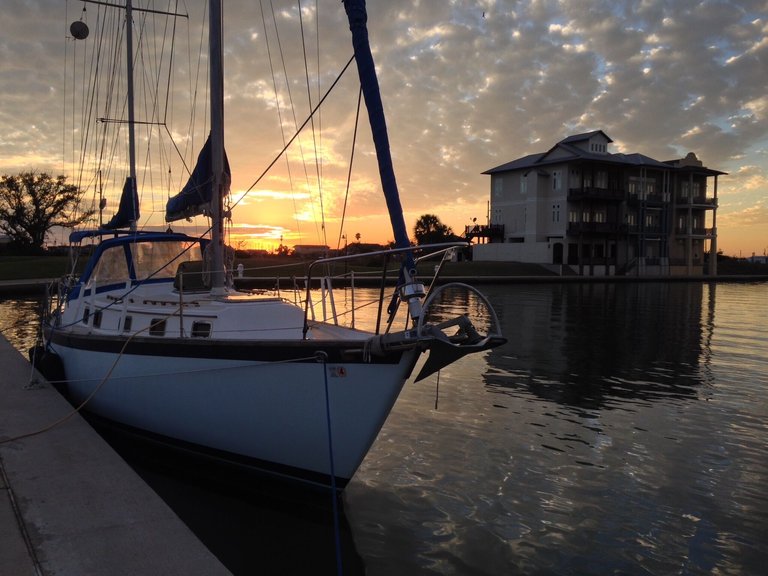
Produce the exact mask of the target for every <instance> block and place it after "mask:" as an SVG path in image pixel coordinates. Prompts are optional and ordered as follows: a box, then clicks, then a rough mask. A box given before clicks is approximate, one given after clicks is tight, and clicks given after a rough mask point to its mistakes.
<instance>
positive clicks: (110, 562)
mask: <svg viewBox="0 0 768 576" xmlns="http://www.w3.org/2000/svg"><path fill="white" fill-rule="evenodd" d="M30 373H31V367H30V364H29V362H27V361H26V359H24V357H22V356H21V354H20V353H19V352H18V351H17V350H16V349H14V348H13V347H12V346H11V345H10V344H9V343H8V341H7V340H6V339H5V338H4V337H3V336H2V334H0V576H26V575H32V576H45V575H54V574H55V575H56V576H69V575H71V576H84V575H94V576H99V575H102V574H103V575H109V576H119V575H126V576H128V575H130V576H139V575H145V574H146V575H152V576H155V575H157V574H163V575H172V574H179V575H184V576H190V575H197V574H199V575H201V576H202V575H205V576H211V575H218V574H229V571H228V570H227V569H226V568H225V567H224V566H223V565H222V564H221V563H220V562H219V560H218V559H217V558H216V557H215V556H213V554H211V552H210V551H209V550H208V549H207V548H206V547H205V546H204V545H203V544H202V543H201V542H200V541H199V540H198V539H197V537H196V536H195V535H194V534H193V533H192V532H191V530H189V528H187V526H186V525H185V524H184V523H183V522H181V520H179V518H178V517H177V516H176V515H175V514H174V513H173V511H172V510H171V509H170V508H169V507H168V505H166V504H165V502H163V500H161V499H160V497H159V496H157V495H156V494H155V493H154V492H153V491H152V489H151V488H149V486H147V485H146V484H145V483H144V481H143V480H142V479H141V478H140V477H139V476H138V475H137V474H136V473H135V472H134V471H133V470H132V469H131V468H130V467H129V466H128V464H126V463H125V462H124V461H123V460H122V459H121V458H120V457H119V456H118V455H117V454H116V453H115V452H114V451H113V450H112V448H111V447H110V446H109V445H108V444H107V443H106V442H105V441H104V440H103V439H102V438H101V437H100V436H99V435H98V434H97V433H96V432H95V431H94V430H93V429H92V428H91V427H90V426H89V425H88V424H87V423H86V422H85V421H84V420H83V419H82V418H81V417H80V416H79V415H75V416H73V417H72V418H70V419H68V420H67V421H66V422H64V423H62V424H60V425H58V426H55V427H53V428H52V429H50V430H47V431H46V432H43V433H41V434H39V435H36V436H31V437H27V438H24V439H20V440H12V441H10V442H8V441H7V440H8V439H11V438H15V437H17V436H20V435H23V434H28V433H30V432H34V431H37V430H42V429H44V428H46V427H47V426H48V425H50V424H51V423H52V422H55V421H57V420H59V419H61V418H62V417H63V416H66V415H67V414H69V413H70V412H71V411H72V407H71V406H70V404H69V403H68V402H67V401H66V400H65V399H64V398H63V397H62V396H60V395H59V394H58V392H56V390H54V389H53V388H52V387H51V386H50V385H49V384H48V383H47V382H45V381H44V380H43V379H42V377H40V376H39V375H37V376H36V380H35V381H34V382H33V383H32V384H29V381H30ZM35 374H36V373H35Z"/></svg>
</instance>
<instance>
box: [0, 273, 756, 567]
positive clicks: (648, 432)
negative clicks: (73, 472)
mask: <svg viewBox="0 0 768 576" xmlns="http://www.w3.org/2000/svg"><path fill="white" fill-rule="evenodd" d="M483 292H485V293H486V294H487V295H488V296H489V298H490V300H491V302H492V303H493V305H494V306H495V308H496V310H497V312H498V314H499V318H500V322H501V325H502V328H503V330H504V333H505V335H506V336H507V337H508V338H509V342H508V344H506V345H505V346H503V347H501V348H497V349H495V350H492V351H490V352H487V353H485V354H484V355H482V356H470V357H466V358H464V359H463V360H462V361H460V362H459V363H457V364H454V365H452V366H450V367H448V368H446V369H444V370H443V371H442V372H441V373H440V377H439V381H438V379H437V377H436V376H432V377H430V378H429V379H427V380H425V381H422V382H420V383H416V384H414V383H412V382H409V383H408V384H407V385H406V388H405V390H404V391H403V394H402V395H401V397H400V398H399V400H398V402H397V405H396V406H395V409H394V410H393V412H392V414H391V415H390V418H389V420H388V421H387V423H386V425H385V426H384V429H383V430H382V432H381V434H380V436H379V438H378V440H377V441H376V443H375V444H374V446H373V448H372V450H371V452H370V453H369V455H368V457H367V458H366V460H365V461H364V463H363V465H362V467H361V469H360V470H359V471H358V473H357V475H356V476H355V478H354V479H353V481H352V482H351V483H350V485H349V486H348V487H347V490H346V492H345V495H344V501H343V503H344V513H345V516H344V519H345V524H344V531H343V540H342V547H343V549H344V552H345V559H344V563H345V566H344V568H345V573H347V574H350V573H362V571H363V570H364V571H365V573H366V574H369V575H378V574H392V573H397V574H462V575H463V574H606V573H618V574H715V573H717V574H736V573H738V574H757V573H762V572H763V571H764V566H765V564H766V562H768V551H767V550H766V548H765V546H764V544H763V542H764V538H765V534H767V533H768V497H766V494H765V486H766V485H768V440H767V439H768V435H767V434H766V432H768V403H766V401H765V400H764V393H765V391H766V389H768V360H767V359H766V358H765V350H768V307H766V305H765V302H766V297H767V296H768V284H765V283H752V284H728V283H723V284H698V283H638V284H531V285H505V286H484V287H483ZM29 306H30V308H28V309H27V310H28V312H29V314H33V313H34V309H35V307H34V302H31V303H30V304H29ZM9 308H10V310H12V311H14V313H16V314H17V316H20V317H21V318H23V316H24V314H25V312H24V309H23V307H22V305H21V304H20V303H19V302H18V301H14V302H11V303H6V304H3V305H0V322H2V324H1V325H0V326H2V327H3V328H4V329H5V327H7V326H8V325H9V324H8V321H9V317H8V316H7V315H8V314H9V313H10V312H9ZM8 332H9V336H10V337H14V334H22V335H23V334H25V333H24V331H19V329H18V328H16V329H14V330H10V331H8ZM436 403H437V408H435V404H436ZM154 475H155V476H157V475H158V474H157V473H155V474H154ZM161 476H162V475H161ZM176 481H177V480H174V479H173V478H167V477H163V478H161V479H160V480H159V481H158V484H157V486H159V488H157V487H156V489H158V491H159V492H160V493H161V495H163V491H165V492H167V494H166V497H167V498H169V499H171V500H173V499H174V498H175V500H176V501H175V502H171V504H172V505H174V506H175V507H176V508H177V510H179V511H180V515H181V517H182V518H183V519H184V520H185V521H188V522H189V523H190V525H191V526H192V527H193V529H197V531H198V534H201V538H203V539H204V540H205V541H206V543H208V544H209V546H210V547H211V548H212V549H213V550H214V552H215V553H217V554H218V555H219V556H220V558H222V560H224V561H225V562H226V563H228V564H229V565H230V566H232V567H233V569H234V570H236V571H238V572H239V573H241V574H248V573H253V571H254V570H255V569H257V567H258V566H262V567H263V566H264V565H265V563H264V559H263V555H265V554H266V555H267V556H274V555H278V557H280V558H284V560H285V564H284V568H285V570H284V572H285V573H297V572H306V570H307V567H310V566H313V569H312V571H313V572H314V573H319V572H320V573H322V572H329V573H333V572H335V559H334V554H333V543H332V533H331V532H332V529H331V528H330V526H331V523H330V522H328V515H327V512H325V511H323V512H317V515H313V514H314V513H312V512H311V511H307V509H302V510H303V512H302V513H301V514H298V515H297V514H296V513H295V508H291V509H284V508H276V506H275V505H274V502H273V500H272V499H270V498H268V497H261V496H252V495H251V496H248V495H238V496H232V495H227V496H226V497H222V495H221V494H216V491H215V490H208V489H207V488H206V489H199V488H197V487H193V488H190V490H189V491H188V492H190V495H189V496H185V495H184V494H185V491H184V490H176V489H173V488H168V486H169V485H170V486H173V482H176ZM178 481H179V482H181V480H178ZM182 483H183V482H182ZM173 494H176V496H175V497H174V496H173ZM224 500H226V502H224ZM206 510H207V512H206ZM265 517H266V518H269V519H270V521H269V524H270V526H269V527H264V528H263V530H262V526H263V524H264V518H265ZM308 527H310V528H313V529H312V530H309V529H308ZM222 531H223V532H224V536H223V537H222V535H221V532H222ZM214 532H218V538H216V537H215V536H214V535H212V534H210V533H214ZM267 533H269V538H270V539H269V540H265V534H267ZM218 540H223V541H226V542H229V544H226V545H225V544H222V542H219V541H218ZM307 543H311V545H312V548H311V550H310V552H309V554H305V555H304V557H305V560H306V561H305V563H304V564H301V563H300V562H299V560H298V558H299V557H300V556H301V555H299V554H296V553H295V552H294V553H292V552H291V551H292V550H296V549H299V548H301V549H304V547H305V546H306V545H307ZM307 556H308V558H307ZM313 563H314V564H313ZM363 566H364V568H363Z"/></svg>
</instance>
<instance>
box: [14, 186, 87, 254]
mask: <svg viewBox="0 0 768 576" xmlns="http://www.w3.org/2000/svg"><path fill="white" fill-rule="evenodd" d="M80 196H81V193H80V190H79V189H78V187H77V186H75V185H74V184H67V177H66V176H56V177H55V178H53V177H51V176H49V175H48V174H46V173H44V172H41V173H36V172H22V173H20V174H18V175H15V176H8V175H3V176H2V177H0V230H2V231H3V232H4V233H5V234H7V235H8V236H9V237H10V238H11V245H12V246H13V247H14V248H15V249H17V250H21V251H35V250H41V249H42V247H43V244H44V243H45V238H46V236H47V235H48V232H49V231H50V229H51V228H53V227H54V226H62V227H64V228H74V227H75V226H78V225H80V224H82V223H83V222H84V221H85V220H87V219H88V218H90V217H91V216H92V215H93V213H94V211H93V210H86V211H84V212H81V213H80V214H79V215H77V208H78V206H79V203H80Z"/></svg>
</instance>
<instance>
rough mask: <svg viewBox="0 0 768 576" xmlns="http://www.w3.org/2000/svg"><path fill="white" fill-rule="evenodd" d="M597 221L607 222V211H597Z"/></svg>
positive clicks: (595, 215)
mask: <svg viewBox="0 0 768 576" xmlns="http://www.w3.org/2000/svg"><path fill="white" fill-rule="evenodd" d="M593 216H594V218H595V222H605V212H601V211H598V212H595V213H594V215H593Z"/></svg>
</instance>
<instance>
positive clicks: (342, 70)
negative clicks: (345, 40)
mask: <svg viewBox="0 0 768 576" xmlns="http://www.w3.org/2000/svg"><path fill="white" fill-rule="evenodd" d="M354 59H355V56H354V54H353V55H352V56H350V57H349V60H347V63H346V64H345V65H344V67H343V68H342V69H341V72H339V75H338V76H337V77H336V79H335V80H334V81H333V83H332V84H331V85H330V87H329V88H328V90H326V92H325V94H323V97H322V98H321V99H320V101H319V102H318V103H317V105H316V106H315V107H314V108H313V109H312V111H311V112H310V114H309V116H308V117H307V119H306V120H304V122H303V123H302V125H301V126H299V128H298V130H296V133H295V134H294V135H293V136H291V139H290V140H288V142H287V143H286V144H285V146H284V147H283V149H282V150H281V151H280V152H278V153H277V155H276V156H275V158H274V159H273V160H272V162H270V163H269V165H268V166H267V167H266V168H265V169H264V170H263V171H262V173H261V174H260V175H259V177H258V178H256V180H254V182H253V184H251V185H250V186H249V187H248V189H247V190H246V191H245V192H244V193H243V195H242V196H240V198H239V199H238V200H237V202H235V203H234V204H233V205H232V208H234V207H235V206H237V205H238V204H239V203H240V201H241V200H242V199H243V198H245V196H246V195H247V194H248V193H249V192H250V191H251V190H253V189H254V188H255V187H256V185H257V184H258V183H259V182H260V181H261V179H262V178H264V176H266V174H267V172H269V171H270V170H271V169H272V167H273V166H274V165H275V164H276V163H277V161H278V160H280V158H281V157H282V155H283V154H285V151H286V150H288V147H289V146H290V145H291V144H293V141H294V140H296V138H298V136H299V134H301V131H302V130H303V129H304V127H305V126H306V125H307V124H309V120H310V118H311V117H312V116H313V115H314V114H315V113H316V112H317V111H318V110H319V109H320V107H321V106H322V105H323V102H325V99H326V98H328V96H329V95H330V93H331V92H332V91H333V89H334V88H335V87H336V84H338V83H339V81H340V80H341V78H342V77H343V76H344V73H345V72H346V71H347V70H348V69H349V66H350V64H352V61H353V60H354Z"/></svg>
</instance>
